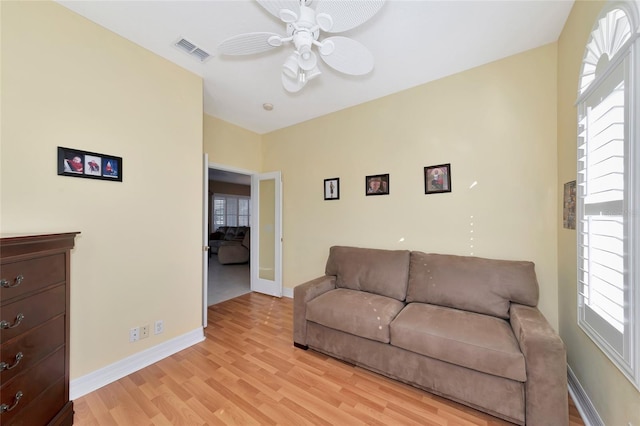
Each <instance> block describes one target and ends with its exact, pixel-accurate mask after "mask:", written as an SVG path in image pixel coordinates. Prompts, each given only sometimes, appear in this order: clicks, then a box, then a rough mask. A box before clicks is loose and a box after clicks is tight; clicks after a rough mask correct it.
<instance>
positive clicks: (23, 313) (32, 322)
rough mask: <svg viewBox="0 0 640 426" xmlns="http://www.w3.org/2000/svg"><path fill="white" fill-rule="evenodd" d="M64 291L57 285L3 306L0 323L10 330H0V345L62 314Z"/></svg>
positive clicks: (64, 301)
mask: <svg viewBox="0 0 640 426" xmlns="http://www.w3.org/2000/svg"><path fill="white" fill-rule="evenodd" d="M65 290H66V288H65V286H64V285H59V286H57V287H53V288H52V289H50V290H47V291H43V292H41V293H37V294H36V295H34V296H31V297H28V298H25V299H19V300H18V301H17V302H13V303H9V304H8V305H5V306H3V307H2V309H0V315H1V316H0V321H4V322H5V323H6V324H9V325H10V326H11V327H12V328H4V329H2V328H0V343H4V342H6V341H8V340H10V339H13V338H14V337H16V336H18V335H20V334H22V333H26V332H27V331H29V330H31V329H32V328H34V327H36V326H38V325H40V324H41V323H43V322H45V321H47V320H48V319H50V318H53V317H55V316H56V315H60V314H63V313H64V312H65V306H66V299H65V297H66V294H65ZM20 318H22V319H20ZM16 324H17V325H16ZM0 326H1V325H0Z"/></svg>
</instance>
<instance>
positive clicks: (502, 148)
mask: <svg viewBox="0 0 640 426" xmlns="http://www.w3.org/2000/svg"><path fill="white" fill-rule="evenodd" d="M556 54H557V51H556V45H555V44H552V45H547V46H544V47H541V48H538V49H535V50H531V51H528V52H525V53H522V54H519V55H516V56H512V57H510V58H507V59H504V60H501V61H498V62H494V63H491V64H488V65H485V66H482V67H479V68H476V69H473V70H470V71H466V72H463V73H460V74H457V75H454V76H451V77H447V78H444V79H441V80H439V81H435V82H432V83H429V84H425V85H423V86H419V87H416V88H413V89H410V90H407V91H404V92H401V93H397V94H394V95H390V96H387V97H385V98H382V99H378V100H375V101H372V102H369V103H366V104H362V105H359V106H356V107H353V108H349V109H346V110H343V111H340V112H337V113H334V114H331V115H327V116H324V117H320V118H317V119H314V120H311V121H308V122H306V123H302V124H299V125H296V126H292V127H289V128H287V129H283V130H280V131H275V132H272V133H269V134H266V135H264V137H263V153H264V154H263V169H264V170H281V171H282V173H283V182H284V183H283V198H284V212H283V215H284V219H283V224H284V230H283V233H284V246H283V263H284V271H283V274H284V276H283V279H284V286H285V287H289V288H291V287H295V286H296V285H298V284H301V283H302V282H304V281H306V280H309V279H312V278H314V277H316V276H319V275H322V273H323V272H324V266H325V263H326V259H327V255H328V250H329V247H330V246H332V245H336V244H343V245H355V246H364V247H375V248H386V249H411V250H421V251H426V252H438V253H452V254H458V255H472V254H473V255H475V256H482V257H490V258H502V259H526V260H532V261H534V262H535V263H536V271H537V274H538V280H539V283H540V308H541V310H542V311H543V313H544V314H545V315H546V317H547V318H548V320H549V322H550V323H551V324H552V325H553V326H554V327H556V328H557V326H558V303H557V262H556V256H557V246H556V238H557V232H558V230H557V224H556V212H557V203H558V201H557V196H556V192H557V186H558V185H557V176H556V174H557V164H556V66H557V58H556ZM442 163H451V171H452V188H453V192H451V193H444V194H433V195H425V194H424V177H423V168H424V166H429V165H436V164H442ZM382 173H390V175H391V176H390V187H389V188H390V195H388V196H376V197H366V196H365V193H364V191H365V176H366V175H373V174H382ZM332 177H339V178H340V200H338V201H324V200H323V180H324V179H326V178H332ZM474 182H475V183H476V184H475V186H474V185H473V184H474Z"/></svg>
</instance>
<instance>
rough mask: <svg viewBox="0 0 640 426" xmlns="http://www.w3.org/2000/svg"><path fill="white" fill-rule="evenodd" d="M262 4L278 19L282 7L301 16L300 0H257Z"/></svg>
mask: <svg viewBox="0 0 640 426" xmlns="http://www.w3.org/2000/svg"><path fill="white" fill-rule="evenodd" d="M256 1H257V2H258V3H259V4H260V6H262V7H264V8H265V10H266V11H267V12H269V13H270V14H272V15H273V16H275V17H276V18H278V19H281V18H280V11H281V10H282V9H288V10H290V11H291V12H293V13H295V14H296V15H297V16H300V2H299V1H298V0H256Z"/></svg>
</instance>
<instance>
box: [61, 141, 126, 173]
mask: <svg viewBox="0 0 640 426" xmlns="http://www.w3.org/2000/svg"><path fill="white" fill-rule="evenodd" d="M58 175H60V176H73V177H82V178H89V179H102V180H113V181H117V182H122V157H116V156H115V155H106V154H99V153H97V152H89V151H83V150H80V149H73V148H64V147H61V146H59V147H58Z"/></svg>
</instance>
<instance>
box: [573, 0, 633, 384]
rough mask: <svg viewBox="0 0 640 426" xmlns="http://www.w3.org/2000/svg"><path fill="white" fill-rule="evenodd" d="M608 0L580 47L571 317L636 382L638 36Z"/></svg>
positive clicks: (629, 15)
mask: <svg viewBox="0 0 640 426" xmlns="http://www.w3.org/2000/svg"><path fill="white" fill-rule="evenodd" d="M632 3H633V2H626V3H625V2H623V3H613V4H610V5H609V6H607V7H606V8H605V10H604V11H603V12H602V14H601V15H600V17H599V18H598V20H597V22H596V24H595V26H594V29H593V31H592V32H591V36H590V38H589V41H588V43H587V46H586V49H585V55H584V59H583V62H582V72H581V76H580V87H579V96H578V102H577V109H578V165H577V169H578V176H577V186H578V191H577V195H578V215H577V217H578V226H577V232H578V235H577V237H578V265H577V266H578V271H577V272H578V324H579V326H580V327H581V328H582V329H583V330H584V331H585V333H587V335H589V337H590V338H591V339H592V340H593V341H594V342H595V343H596V344H597V345H598V346H599V347H600V349H601V350H602V351H603V352H604V353H605V354H606V355H607V356H608V357H609V358H610V359H611V360H612V361H613V362H614V364H616V366H617V367H618V368H619V369H620V370H621V371H622V372H623V373H624V374H625V375H626V376H627V377H628V378H629V380H631V382H632V383H633V384H634V385H635V386H636V387H638V388H639V389H640V353H639V352H640V344H639V343H640V330H639V329H640V260H639V259H640V243H639V240H640V208H639V207H640V143H639V141H638V137H639V135H640V129H639V128H638V127H639V125H640V112H639V110H640V90H639V87H638V85H640V78H639V77H638V75H639V73H640V41H639V39H638V11H637V9H636V8H635V5H633V4H632Z"/></svg>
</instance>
